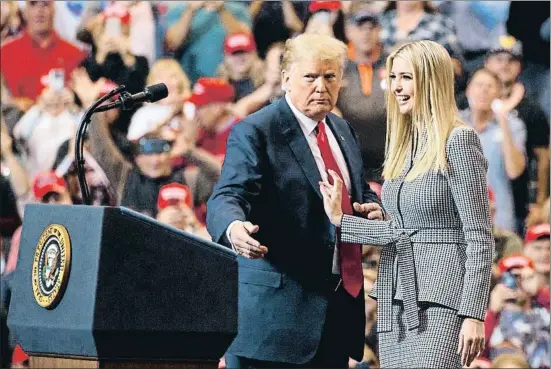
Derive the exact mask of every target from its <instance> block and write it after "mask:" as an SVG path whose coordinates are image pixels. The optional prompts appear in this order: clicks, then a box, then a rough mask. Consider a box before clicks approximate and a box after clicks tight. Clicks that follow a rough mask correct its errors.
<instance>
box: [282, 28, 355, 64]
mask: <svg viewBox="0 0 551 369" xmlns="http://www.w3.org/2000/svg"><path fill="white" fill-rule="evenodd" d="M347 55H348V48H347V47H346V45H345V44H344V43H343V42H342V41H339V40H337V39H336V38H333V37H330V36H324V35H317V34H314V33H303V34H301V35H299V36H297V37H295V38H291V39H289V40H287V41H286V42H285V49H284V50H283V59H282V61H281V69H282V70H284V71H289V69H290V68H291V66H292V65H293V64H294V63H296V62H297V61H298V60H301V59H305V58H313V59H314V60H317V61H326V60H336V61H338V62H339V65H340V67H341V69H343V68H344V64H345V62H346V57H347Z"/></svg>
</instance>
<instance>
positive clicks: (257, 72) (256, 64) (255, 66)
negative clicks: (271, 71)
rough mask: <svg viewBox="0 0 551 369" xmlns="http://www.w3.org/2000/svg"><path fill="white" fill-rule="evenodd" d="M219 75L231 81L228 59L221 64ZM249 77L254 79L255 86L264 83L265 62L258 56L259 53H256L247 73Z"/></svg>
mask: <svg viewBox="0 0 551 369" xmlns="http://www.w3.org/2000/svg"><path fill="white" fill-rule="evenodd" d="M218 77H220V78H223V79H225V80H226V81H229V80H230V79H231V72H230V66H229V64H228V62H227V61H226V59H224V61H223V62H222V64H220V67H219V68H218ZM247 77H249V78H250V79H252V81H253V85H254V87H255V88H256V87H259V86H261V85H262V84H263V83H264V62H262V60H261V59H260V58H259V57H258V54H256V53H254V55H253V61H252V64H251V68H250V69H249V71H248V73H247Z"/></svg>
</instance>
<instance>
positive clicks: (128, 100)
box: [96, 83, 168, 112]
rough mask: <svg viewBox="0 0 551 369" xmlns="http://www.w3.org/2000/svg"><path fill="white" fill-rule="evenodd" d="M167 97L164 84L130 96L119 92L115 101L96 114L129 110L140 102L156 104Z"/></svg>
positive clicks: (101, 107) (102, 107) (100, 108)
mask: <svg viewBox="0 0 551 369" xmlns="http://www.w3.org/2000/svg"><path fill="white" fill-rule="evenodd" d="M167 96H168V89H167V87H166V85H165V84H164V83H159V84H156V85H152V86H148V87H146V88H145V89H144V90H143V91H142V92H139V93H137V94H134V95H131V94H130V93H128V92H126V91H123V92H121V94H120V96H119V98H118V99H117V101H115V102H113V103H111V104H107V105H103V106H100V107H98V108H97V109H96V112H102V111H107V110H111V109H116V108H119V107H120V108H121V109H122V110H131V109H132V108H133V107H134V106H135V105H136V104H139V103H142V102H157V101H159V100H162V99H164V98H165V97H167Z"/></svg>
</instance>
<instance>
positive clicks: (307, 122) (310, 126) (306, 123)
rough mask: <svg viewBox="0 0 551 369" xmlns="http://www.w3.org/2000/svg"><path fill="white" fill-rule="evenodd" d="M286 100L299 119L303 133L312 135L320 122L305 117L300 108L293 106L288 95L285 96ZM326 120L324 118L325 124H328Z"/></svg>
mask: <svg viewBox="0 0 551 369" xmlns="http://www.w3.org/2000/svg"><path fill="white" fill-rule="evenodd" d="M285 100H286V101H287V104H289V107H290V108H291V111H292V112H293V114H294V115H295V118H297V120H298V123H299V124H300V127H301V128H302V130H303V132H304V133H305V134H306V135H307V136H309V135H311V134H312V132H314V130H315V129H316V127H317V126H318V122H317V121H315V120H313V119H310V118H308V117H307V116H306V115H304V113H302V112H301V111H300V110H298V108H297V107H296V106H295V105H293V103H292V102H291V98H290V97H289V95H288V94H285ZM326 119H327V118H323V123H327V122H326Z"/></svg>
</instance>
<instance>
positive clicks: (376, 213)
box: [353, 202, 384, 220]
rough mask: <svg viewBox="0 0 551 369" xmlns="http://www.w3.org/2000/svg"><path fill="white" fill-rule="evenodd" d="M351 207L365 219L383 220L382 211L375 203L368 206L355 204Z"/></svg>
mask: <svg viewBox="0 0 551 369" xmlns="http://www.w3.org/2000/svg"><path fill="white" fill-rule="evenodd" d="M353 206H354V210H355V211H356V212H358V213H360V214H361V215H362V216H363V217H365V218H366V219H371V220H384V217H383V209H382V208H381V205H379V204H377V203H375V202H372V203H369V204H359V203H357V202H355V203H354V205H353Z"/></svg>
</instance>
